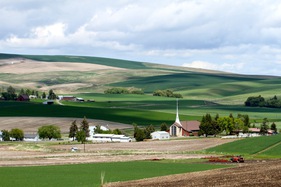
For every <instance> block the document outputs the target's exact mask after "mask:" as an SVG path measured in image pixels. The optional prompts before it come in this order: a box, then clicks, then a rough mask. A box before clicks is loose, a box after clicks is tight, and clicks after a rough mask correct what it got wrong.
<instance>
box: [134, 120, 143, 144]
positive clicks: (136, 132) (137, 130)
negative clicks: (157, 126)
mask: <svg viewBox="0 0 281 187" xmlns="http://www.w3.org/2000/svg"><path fill="white" fill-rule="evenodd" d="M133 125H134V138H135V139H136V141H137V142H139V141H143V140H144V139H145V134H144V130H143V129H140V128H139V127H138V126H137V124H135V123H134V124H133Z"/></svg>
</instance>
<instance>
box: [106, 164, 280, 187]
mask: <svg viewBox="0 0 281 187" xmlns="http://www.w3.org/2000/svg"><path fill="white" fill-rule="evenodd" d="M105 186H107V187H123V186H126V187H133V186H138V187H156V186H157V187H170V186H173V187H177V186H179V187H183V186H193V187H194V186H195V187H196V186H225V187H226V186H229V187H230V186H252V187H255V186H275V187H277V186H281V160H280V159H279V160H273V161H260V162H254V163H250V164H246V163H243V164H242V163H241V164H238V165H237V167H234V168H227V169H216V170H209V171H201V172H192V173H186V174H177V175H170V176H164V177H155V178H150V179H143V180H136V181H127V182H117V183H110V184H107V185H105Z"/></svg>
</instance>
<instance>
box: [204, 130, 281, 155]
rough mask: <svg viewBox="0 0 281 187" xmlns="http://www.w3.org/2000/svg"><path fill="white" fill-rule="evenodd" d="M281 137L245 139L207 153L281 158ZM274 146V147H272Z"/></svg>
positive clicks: (217, 147)
mask: <svg viewBox="0 0 281 187" xmlns="http://www.w3.org/2000/svg"><path fill="white" fill-rule="evenodd" d="M280 142H281V135H280V134H279V135H274V136H261V137H255V138H245V139H241V140H237V141H234V142H230V143H226V144H223V145H219V146H216V147H213V148H209V149H207V150H206V151H207V152H210V153H221V154H243V155H254V154H255V155H259V154H262V155H268V156H278V157H279V158H281V154H279V153H280V145H278V143H280ZM274 145H278V146H274ZM271 146H272V147H271ZM264 150H266V151H264ZM263 151H264V152H263Z"/></svg>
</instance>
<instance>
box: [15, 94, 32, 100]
mask: <svg viewBox="0 0 281 187" xmlns="http://www.w3.org/2000/svg"><path fill="white" fill-rule="evenodd" d="M17 101H30V99H29V96H28V95H26V94H21V95H19V96H18V98H17Z"/></svg>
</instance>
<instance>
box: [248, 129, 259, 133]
mask: <svg viewBox="0 0 281 187" xmlns="http://www.w3.org/2000/svg"><path fill="white" fill-rule="evenodd" d="M249 132H258V133H259V132H260V129H259V128H249Z"/></svg>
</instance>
